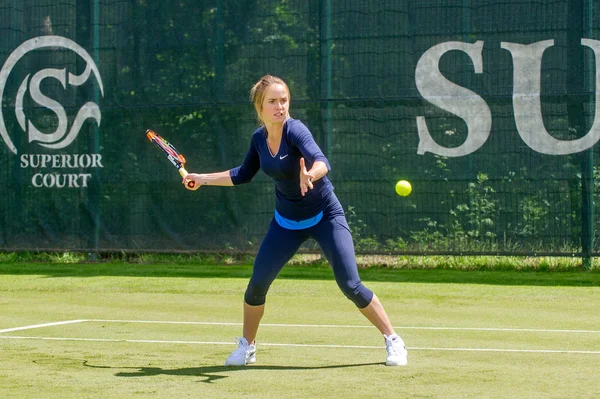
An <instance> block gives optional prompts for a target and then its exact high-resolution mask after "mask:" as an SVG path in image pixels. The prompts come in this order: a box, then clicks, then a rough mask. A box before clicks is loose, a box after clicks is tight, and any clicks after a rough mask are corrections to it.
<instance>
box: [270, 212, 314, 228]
mask: <svg viewBox="0 0 600 399" xmlns="http://www.w3.org/2000/svg"><path fill="white" fill-rule="evenodd" d="M321 219H323V211H321V212H319V213H318V214H317V215H316V216H313V217H311V218H310V219H304V220H299V221H296V220H290V219H286V218H284V217H283V216H281V215H280V214H279V212H277V211H275V220H276V221H277V224H278V225H280V226H281V227H283V228H284V229H288V230H302V229H308V228H309V227H313V226H314V225H316V224H317V223H319V222H320V221H321Z"/></svg>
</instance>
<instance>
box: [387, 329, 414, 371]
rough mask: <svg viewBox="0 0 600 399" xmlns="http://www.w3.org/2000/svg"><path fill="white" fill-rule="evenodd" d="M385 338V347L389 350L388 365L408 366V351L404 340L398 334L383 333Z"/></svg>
mask: <svg viewBox="0 0 600 399" xmlns="http://www.w3.org/2000/svg"><path fill="white" fill-rule="evenodd" d="M383 337H384V338H385V349H386V350H387V353H388V355H387V359H386V360H385V365H386V366H406V364H407V363H408V352H407V351H406V347H405V346H404V341H402V338H400V337H399V336H398V335H396V334H394V335H390V336H388V335H385V334H384V335H383Z"/></svg>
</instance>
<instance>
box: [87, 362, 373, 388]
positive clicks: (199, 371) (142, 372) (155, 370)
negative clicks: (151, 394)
mask: <svg viewBox="0 0 600 399" xmlns="http://www.w3.org/2000/svg"><path fill="white" fill-rule="evenodd" d="M83 365H84V366H86V367H90V368H97V369H119V370H123V369H135V370H136V371H131V372H118V373H115V376H117V377H153V376H157V375H176V376H185V377H204V378H206V379H205V380H202V381H200V382H204V383H212V382H214V381H217V380H220V379H223V378H227V377H229V375H219V374H218V373H227V374H228V373H229V372H232V371H250V370H273V371H287V370H324V369H342V368H348V367H365V366H383V363H355V364H337V365H331V366H314V367H309V366H248V367H225V366H205V367H184V368H179V369H163V368H160V367H111V366H94V365H90V364H88V362H87V361H86V362H84V363H83Z"/></svg>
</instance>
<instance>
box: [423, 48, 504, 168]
mask: <svg viewBox="0 0 600 399" xmlns="http://www.w3.org/2000/svg"><path fill="white" fill-rule="evenodd" d="M451 50H459V51H464V52H465V53H467V55H468V56H469V57H471V60H472V61H473V65H474V67H475V73H482V72H483V60H482V57H481V51H482V50H483V41H478V42H475V43H473V44H470V43H463V42H445V43H441V44H438V45H436V46H433V47H431V48H430V49H429V50H427V51H426V52H425V54H423V56H422V57H421V58H420V59H419V62H417V68H416V71H415V81H416V84H417V90H419V93H420V94H421V96H423V98H425V99H426V100H427V101H429V102H431V103H432V104H434V105H437V106H438V107H440V108H441V109H444V110H446V111H448V112H451V113H453V114H455V115H457V116H459V117H461V118H462V119H464V121H465V122H466V123H467V128H468V134H467V139H466V140H465V142H464V143H463V144H462V145H461V146H459V147H455V148H446V147H442V146H440V145H439V144H437V143H436V142H435V141H434V140H433V138H432V137H431V135H430V134H429V129H428V128H427V124H426V122H425V117H423V116H417V129H418V131H419V147H418V149H417V153H418V154H420V155H422V154H425V153H426V152H432V153H434V154H438V155H443V156H448V157H461V156H464V155H468V154H470V153H472V152H474V151H477V150H478V149H479V148H480V147H481V146H482V145H483V144H484V143H485V142H486V140H487V138H488V136H489V134H490V130H491V128H492V113H491V111H490V108H489V107H488V105H487V104H486V102H485V100H484V99H483V98H481V97H480V96H479V95H477V94H476V93H474V92H472V91H471V90H469V89H466V88H464V87H462V86H459V85H457V84H456V83H453V82H451V81H449V80H448V79H446V78H445V77H444V76H443V75H442V73H441V72H440V68H439V61H440V58H441V57H442V55H444V54H445V53H447V52H448V51H451Z"/></svg>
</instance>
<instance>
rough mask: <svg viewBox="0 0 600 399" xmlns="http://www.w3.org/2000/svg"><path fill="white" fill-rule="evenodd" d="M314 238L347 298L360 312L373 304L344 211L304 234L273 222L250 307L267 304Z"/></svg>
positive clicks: (256, 273)
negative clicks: (278, 280) (276, 285)
mask: <svg viewBox="0 0 600 399" xmlns="http://www.w3.org/2000/svg"><path fill="white" fill-rule="evenodd" d="M336 202H337V201H336ZM340 208H341V206H340ZM310 238H312V239H314V240H315V241H316V242H317V243H318V244H319V245H320V247H321V249H322V250H323V253H324V254H325V257H326V258H327V260H328V261H329V263H330V264H331V267H332V269H333V273H334V275H335V281H336V282H337V284H338V286H339V287H340V289H341V290H342V292H343V293H344V295H346V297H348V299H350V300H351V301H352V302H354V304H355V305H356V306H357V307H359V308H364V307H366V306H367V305H369V303H371V300H372V299H373V292H372V291H371V290H369V289H368V288H367V287H365V286H364V285H363V283H362V282H361V281H360V278H359V276H358V269H357V266H356V259H355V256H354V244H353V242H352V235H351V234H350V228H349V227H348V223H347V222H346V217H345V216H344V214H343V211H341V209H340V212H327V210H326V211H325V212H324V215H323V219H321V221H320V222H319V223H317V224H316V225H315V226H313V227H309V228H307V229H303V230H288V229H285V228H283V227H281V226H280V225H279V224H278V223H277V221H275V218H273V220H272V221H271V225H270V227H269V231H268V232H267V235H266V236H265V239H264V240H263V242H262V244H261V246H260V249H259V250H258V254H257V256H256V260H255V261H254V269H253V271H252V277H251V278H250V282H249V283H248V288H247V289H246V294H245V295H244V300H245V301H246V303H247V304H248V305H252V306H259V305H263V304H264V303H265V298H266V295H267V291H269V287H270V286H271V283H272V282H273V280H275V277H277V274H279V272H280V271H281V269H282V268H283V266H284V265H285V264H286V263H287V262H288V261H289V260H290V259H291V258H292V256H294V254H295V253H296V252H297V251H298V249H299V248H300V246H301V245H302V243H304V242H305V241H306V240H308V239H310Z"/></svg>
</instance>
